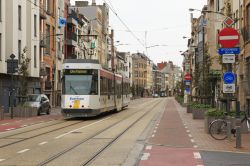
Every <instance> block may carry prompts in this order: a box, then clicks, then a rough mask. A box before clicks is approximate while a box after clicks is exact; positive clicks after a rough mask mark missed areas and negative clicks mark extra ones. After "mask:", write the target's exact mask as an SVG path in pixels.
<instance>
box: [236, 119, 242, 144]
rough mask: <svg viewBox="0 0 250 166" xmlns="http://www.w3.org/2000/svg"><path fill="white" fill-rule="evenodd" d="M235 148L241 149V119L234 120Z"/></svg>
mask: <svg viewBox="0 0 250 166" xmlns="http://www.w3.org/2000/svg"><path fill="white" fill-rule="evenodd" d="M235 130H236V148H241V119H240V118H237V119H236V127H235Z"/></svg>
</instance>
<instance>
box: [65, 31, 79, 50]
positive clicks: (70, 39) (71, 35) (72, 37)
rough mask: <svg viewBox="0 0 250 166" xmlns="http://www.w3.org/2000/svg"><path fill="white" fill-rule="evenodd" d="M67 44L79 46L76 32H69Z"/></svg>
mask: <svg viewBox="0 0 250 166" xmlns="http://www.w3.org/2000/svg"><path fill="white" fill-rule="evenodd" d="M67 45H69V46H74V47H76V46H77V34H76V33H74V32H67Z"/></svg>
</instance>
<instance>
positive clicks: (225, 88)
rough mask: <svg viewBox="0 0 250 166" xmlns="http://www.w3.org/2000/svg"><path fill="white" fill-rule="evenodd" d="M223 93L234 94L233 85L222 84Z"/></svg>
mask: <svg viewBox="0 0 250 166" xmlns="http://www.w3.org/2000/svg"><path fill="white" fill-rule="evenodd" d="M223 93H235V84H223Z"/></svg>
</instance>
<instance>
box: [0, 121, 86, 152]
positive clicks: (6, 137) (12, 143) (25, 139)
mask: <svg viewBox="0 0 250 166" xmlns="http://www.w3.org/2000/svg"><path fill="white" fill-rule="evenodd" d="M84 122H86V121H82V122H76V123H73V124H70V125H67V126H62V127H59V128H56V129H53V130H50V131H47V132H43V133H40V134H37V135H34V136H31V137H28V138H22V139H20V138H19V139H20V140H17V141H15V142H11V143H8V144H5V145H1V146H0V149H1V148H5V147H8V146H11V145H14V144H17V143H20V142H23V141H27V140H29V139H33V138H36V137H39V136H41V135H45V134H48V133H52V132H54V131H57V130H60V129H65V128H67V127H72V126H74V125H78V124H80V123H84ZM63 123H65V122H62V123H57V124H53V125H48V126H45V127H41V128H36V129H32V130H29V131H25V132H22V133H17V134H12V135H8V136H5V137H1V138H0V140H1V139H17V138H12V137H13V136H16V137H17V136H18V135H23V134H24V133H26V134H27V133H29V132H34V131H36V130H38V129H46V128H47V127H52V126H55V125H60V124H63Z"/></svg>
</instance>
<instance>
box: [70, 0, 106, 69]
mask: <svg viewBox="0 0 250 166" xmlns="http://www.w3.org/2000/svg"><path fill="white" fill-rule="evenodd" d="M72 8H74V9H75V10H78V11H79V13H81V14H83V15H84V16H86V17H87V18H88V19H89V21H90V27H91V28H90V29H91V32H90V36H89V39H90V40H91V42H92V43H95V49H94V52H93V55H92V57H91V58H92V59H97V60H99V62H100V63H101V64H102V66H103V67H104V68H108V42H107V41H108V36H109V29H108V26H109V9H108V6H107V5H106V4H105V3H104V4H103V5H97V4H96V2H95V0H93V1H92V4H89V3H88V1H76V2H75V6H72ZM91 35H92V36H91Z"/></svg>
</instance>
